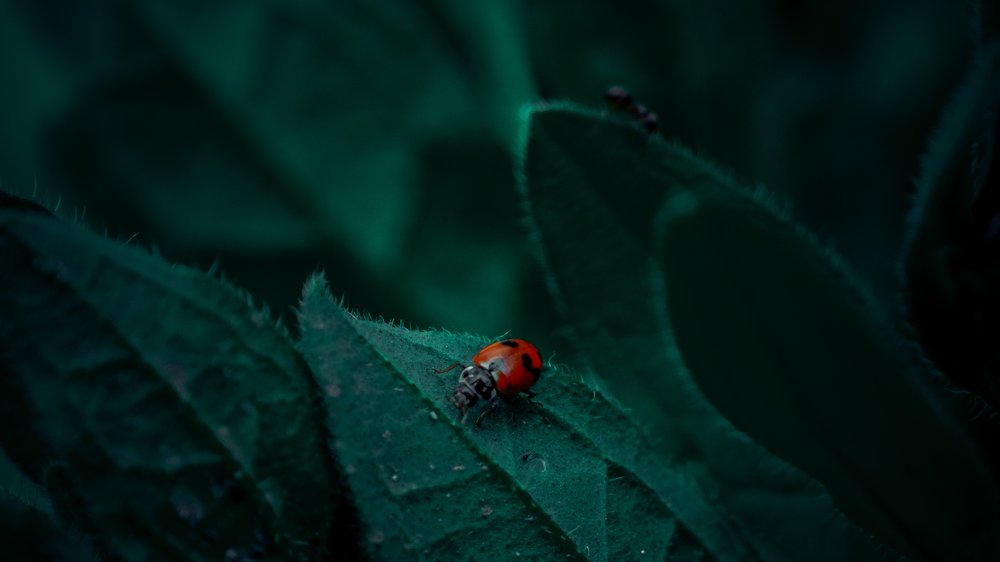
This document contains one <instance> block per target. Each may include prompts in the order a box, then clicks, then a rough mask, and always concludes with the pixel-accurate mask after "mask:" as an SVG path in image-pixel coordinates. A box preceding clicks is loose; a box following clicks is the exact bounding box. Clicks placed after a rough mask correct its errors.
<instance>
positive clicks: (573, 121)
mask: <svg viewBox="0 0 1000 562" xmlns="http://www.w3.org/2000/svg"><path fill="white" fill-rule="evenodd" d="M522 149H523V154H522V158H523V160H522V168H521V183H522V195H523V198H524V202H525V206H526V208H527V210H528V212H529V217H530V222H531V225H532V229H533V230H534V233H535V235H536V239H537V246H538V249H539V253H540V255H541V259H542V262H543V265H544V266H545V267H546V269H547V270H548V272H549V274H550V281H551V289H552V292H553V295H554V296H555V298H556V300H557V302H558V304H559V306H560V308H561V309H562V313H563V315H564V317H565V318H566V320H567V322H568V324H569V327H570V329H571V331H572V336H573V338H574V341H575V342H576V343H577V344H578V347H579V354H580V357H581V358H583V359H584V360H586V361H587V362H588V363H589V364H590V365H591V366H592V367H593V368H594V370H595V371H596V372H597V373H599V374H600V375H602V376H603V378H604V380H605V381H606V383H607V385H608V387H609V388H610V389H611V390H612V391H613V392H614V393H615V395H616V396H618V397H619V399H620V400H622V402H623V404H625V405H626V406H628V407H631V408H634V409H635V411H636V414H637V415H638V416H639V418H640V419H641V420H642V421H643V422H645V423H648V424H650V425H651V426H652V427H653V429H654V431H655V433H656V434H657V435H659V437H660V439H659V440H657V441H655V442H654V447H656V448H657V449H658V450H660V451H663V452H664V454H669V455H672V456H673V458H674V459H675V460H676V462H678V463H684V464H686V465H689V466H691V467H692V470H694V471H697V472H698V473H699V474H700V479H699V480H700V482H701V483H702V485H703V486H704V487H705V488H706V489H707V490H708V491H709V492H710V493H713V494H717V498H718V503H719V504H720V505H722V506H725V507H726V508H728V510H729V511H730V513H731V514H732V516H733V518H734V519H735V520H736V521H737V522H738V523H739V526H740V530H741V532H742V533H744V534H745V536H746V537H747V538H748V540H749V541H750V542H752V544H754V545H755V547H756V549H757V552H758V553H759V554H760V556H761V557H762V558H766V559H782V560H846V559H850V560H861V559H874V560H877V559H880V558H881V557H882V556H883V555H885V553H886V552H888V553H890V554H892V555H898V554H904V555H908V556H911V557H913V558H917V559H925V560H940V559H967V560H973V559H990V558H991V557H994V556H996V554H997V552H1000V550H998V544H997V541H998V538H997V537H1000V535H998V534H997V528H998V527H997V520H996V514H997V513H998V511H997V506H998V503H997V498H998V495H997V489H996V483H995V481H994V479H993V478H992V477H991V475H990V472H989V467H988V465H987V464H986V463H985V461H984V460H983V458H982V455H981V453H980V451H979V450H978V449H977V448H976V447H975V445H974V443H973V442H972V440H971V439H970V438H969V436H968V435H967V434H966V433H965V428H964V427H963V423H962V420H961V416H960V412H957V411H955V410H954V409H953V408H952V407H953V404H951V403H950V402H948V399H947V398H946V397H945V396H944V395H943V393H942V392H941V389H940V388H939V386H938V385H937V384H935V382H934V381H928V380H927V378H928V377H927V373H925V372H924V371H923V370H922V367H921V365H920V364H919V362H918V361H917V359H916V358H915V357H913V356H911V355H910V354H909V352H908V351H909V350H908V349H907V348H906V347H905V346H904V345H903V343H902V342H901V339H900V338H899V337H898V335H897V334H896V333H895V332H894V331H893V329H892V327H891V326H889V325H888V324H887V322H886V321H885V320H884V318H883V317H882V315H881V313H880V312H879V311H878V308H877V306H876V305H875V304H874V303H873V302H872V301H871V299H868V298H867V297H866V294H865V292H864V291H863V290H861V289H859V283H857V281H856V280H855V279H854V277H853V276H852V275H851V274H850V273H849V272H848V271H847V269H846V267H844V266H843V264H841V263H839V261H837V260H836V259H834V258H832V257H831V255H830V254H828V253H827V252H826V251H825V250H824V249H823V248H822V247H821V246H820V245H818V244H817V243H815V241H814V240H813V239H812V238H811V237H810V236H808V235H807V234H805V233H804V231H803V230H802V229H801V228H800V227H798V226H796V225H795V224H794V223H792V222H791V221H789V220H787V219H786V218H785V217H784V216H783V215H782V214H781V213H779V212H778V211H776V210H775V209H774V206H773V205H772V204H771V203H770V202H768V201H767V200H766V197H764V196H762V195H761V193H760V192H759V191H758V192H750V191H748V190H746V189H743V188H742V187H740V186H739V185H738V184H737V182H736V181H735V180H733V179H732V178H731V177H729V176H728V175H726V174H724V173H722V172H720V171H719V170H718V169H717V168H716V167H714V166H713V165H711V164H709V163H707V162H706V161H705V160H704V159H702V158H700V157H698V156H696V155H694V154H692V153H691V152H690V151H689V150H687V149H685V148H683V147H681V146H678V145H676V144H674V143H671V142H666V141H664V140H663V139H662V138H660V137H659V136H658V135H654V136H648V135H646V134H644V133H642V132H640V130H639V129H638V128H637V127H635V126H632V125H631V124H630V123H626V122H624V120H623V119H620V118H618V117H617V116H615V115H608V114H607V113H605V112H594V111H588V110H584V109H580V108H576V107H573V106H569V105H544V106H538V107H534V108H529V110H527V111H526V113H525V129H524V136H523V139H522ZM604 295H613V296H614V298H607V297H604ZM730 420H731V422H730ZM741 432H745V434H744V433H741ZM747 437H750V438H752V439H753V440H754V441H756V442H758V443H760V445H757V444H756V443H754V442H751V441H750V440H749V439H747ZM768 451H771V452H773V453H775V454H777V455H778V456H780V457H782V458H783V459H784V460H786V461H788V462H789V463H790V464H791V465H793V466H796V467H798V468H800V469H803V470H805V472H807V473H808V474H809V475H810V476H811V477H812V478H816V479H817V480H818V481H819V482H821V483H822V484H823V485H824V486H825V487H826V488H827V489H828V490H829V496H828V495H827V493H826V492H825V491H824V490H823V488H822V487H821V486H819V485H817V483H816V481H814V480H812V478H810V477H809V476H806V475H805V474H803V473H801V472H799V471H797V470H795V469H793V468H792V467H791V466H789V465H788V464H786V463H785V462H783V461H782V460H780V459H779V458H777V457H775V456H774V455H773V454H771V453H770V452H768ZM831 499H832V502H831ZM834 505H836V506H837V508H839V510H843V511H844V512H845V513H846V515H847V516H848V517H849V518H850V519H851V520H853V521H854V522H856V523H857V524H858V525H860V526H861V527H862V528H863V529H864V531H861V530H859V529H858V528H857V527H855V526H854V524H852V523H851V522H849V521H848V520H847V519H845V517H844V515H843V514H841V513H838V509H836V508H834ZM831 514H832V515H831ZM869 532H870V533H873V534H874V539H873V537H871V536H869V535H868V533H869ZM882 545H885V546H882ZM894 551H895V552H894Z"/></svg>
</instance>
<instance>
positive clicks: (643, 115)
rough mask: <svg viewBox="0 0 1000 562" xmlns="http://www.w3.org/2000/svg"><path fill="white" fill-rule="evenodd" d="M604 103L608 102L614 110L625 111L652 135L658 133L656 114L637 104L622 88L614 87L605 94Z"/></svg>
mask: <svg viewBox="0 0 1000 562" xmlns="http://www.w3.org/2000/svg"><path fill="white" fill-rule="evenodd" d="M604 101H606V102H608V105H610V106H611V107H612V108H613V109H615V110H617V111H624V112H626V113H628V114H629V115H631V116H632V117H633V118H634V119H635V120H636V123H638V124H639V125H642V126H643V127H644V128H645V129H646V131H647V132H648V133H650V134H652V133H655V132H656V124H657V122H658V121H659V118H658V117H657V116H656V114H655V113H653V112H652V111H650V110H648V109H646V106H644V105H642V104H640V103H635V100H634V99H633V98H632V94H630V93H629V92H628V90H626V89H625V88H622V87H621V86H612V87H610V88H608V90H607V91H606V92H604Z"/></svg>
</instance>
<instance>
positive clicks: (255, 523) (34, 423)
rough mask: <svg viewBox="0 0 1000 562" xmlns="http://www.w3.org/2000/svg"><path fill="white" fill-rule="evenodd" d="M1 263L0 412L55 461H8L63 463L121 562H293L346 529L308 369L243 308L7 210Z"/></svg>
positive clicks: (189, 280) (186, 278)
mask: <svg viewBox="0 0 1000 562" xmlns="http://www.w3.org/2000/svg"><path fill="white" fill-rule="evenodd" d="M0 256H2V258H0V259H2V264H0V271H2V276H0V303H2V306H0V310H2V313H0V342H3V345H2V346H0V353H2V356H0V363H2V364H4V365H5V367H6V368H5V371H4V373H3V374H4V378H5V381H4V385H5V387H12V388H15V389H17V390H18V392H15V393H12V394H4V395H3V396H2V397H0V401H2V403H0V410H6V409H8V408H12V407H16V406H17V405H18V403H19V402H20V401H22V400H24V401H25V402H26V403H27V404H29V406H30V408H28V409H29V410H30V411H31V412H32V413H33V414H32V419H29V420H24V423H23V424H22V425H20V426H19V427H18V429H19V430H22V431H23V430H29V431H31V435H32V437H33V438H34V439H35V440H36V441H37V442H39V443H41V444H44V445H45V447H36V448H34V449H31V448H27V447H22V448H20V449H17V450H8V452H9V453H11V454H16V455H18V456H17V458H15V460H16V461H17V462H18V464H20V465H22V466H31V467H37V466H38V465H40V464H44V463H47V462H50V461H52V460H60V461H61V462H63V463H65V465H66V467H67V470H66V473H67V475H68V476H67V478H68V479H70V480H71V481H72V484H73V486H72V487H73V488H74V489H75V490H76V492H77V493H78V494H79V497H80V499H81V502H82V503H83V508H84V509H85V511H86V513H87V514H88V516H89V518H90V519H91V520H92V522H93V524H94V526H95V528H96V529H97V530H98V532H99V534H100V535H101V538H102V539H103V540H104V541H105V542H106V543H107V544H108V546H109V548H110V550H111V551H112V552H114V553H117V554H118V555H120V556H121V557H122V558H124V559H127V560H153V559H155V560H195V559H205V558H210V559H215V560H219V559H223V558H224V557H225V556H227V553H234V554H233V556H256V555H261V556H264V557H266V558H267V559H276V560H277V559H280V560H299V559H300V558H301V557H303V556H306V557H313V556H318V555H319V553H320V552H322V551H324V550H325V549H326V548H327V541H328V540H329V539H330V538H331V536H330V530H331V524H332V525H336V528H337V529H338V530H339V529H342V528H345V527H346V526H348V524H349V521H348V520H347V514H346V513H344V508H343V506H342V501H343V498H342V495H341V494H340V490H339V488H338V487H337V485H336V482H337V480H338V477H337V473H336V471H335V469H334V467H333V465H332V463H331V461H330V457H329V455H328V453H327V445H328V443H327V441H328V434H327V433H326V430H325V428H324V426H323V424H322V415H321V412H322V406H321V404H320V403H319V401H318V399H317V392H316V391H315V389H314V388H313V387H312V382H311V378H310V377H309V376H308V370H307V368H306V366H305V364H304V362H303V361H302V359H301V357H300V356H299V355H298V354H297V353H296V351H295V349H294V347H293V346H292V345H291V344H290V343H289V341H288V340H287V339H286V337H285V336H283V335H282V334H281V333H280V332H279V331H278V330H276V329H274V328H273V327H272V326H271V325H270V324H271V320H270V319H269V317H268V315H267V314H266V313H262V312H259V311H256V310H254V309H253V308H252V307H251V306H248V303H247V301H246V298H245V297H244V296H243V295H241V294H240V293H238V292H237V291H235V290H233V289H232V288H230V287H228V286H226V285H225V284H223V283H220V282H218V281H216V280H214V279H211V278H209V277H208V276H206V275H204V274H203V273H201V272H198V271H195V270H192V269H189V268H186V267H181V266H171V265H169V264H167V263H165V262H163V261H161V260H159V259H158V258H156V257H154V256H151V255H149V254H148V253H147V252H144V251H141V250H139V249H137V248H134V247H129V246H127V245H122V244H120V243H117V242H114V241H110V240H106V239H103V238H100V237H98V236H96V235H94V234H92V233H90V232H89V231H87V230H86V229H84V228H82V227H80V226H78V225H74V224H67V223H64V222H61V221H58V220H54V219H52V218H49V217H46V216H44V215H41V214H38V213H24V212H14V211H6V210H4V211H0ZM11 379H13V380H11ZM8 433H9V432H7V431H4V435H3V439H4V442H6V439H7V434H8ZM46 448H48V450H49V451H52V452H53V454H54V455H55V456H56V457H57V459H52V458H49V456H48V455H49V453H48V452H47V451H46ZM340 548H344V547H343V546H341V547H340Z"/></svg>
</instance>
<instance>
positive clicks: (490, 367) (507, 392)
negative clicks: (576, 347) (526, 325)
mask: <svg viewBox="0 0 1000 562" xmlns="http://www.w3.org/2000/svg"><path fill="white" fill-rule="evenodd" d="M459 366H461V367H463V368H462V372H461V374H459V376H458V386H457V387H456V388H455V393H454V394H453V395H452V397H451V401H452V403H453V404H455V407H456V408H458V411H459V412H460V413H461V414H462V415H463V416H464V415H465V414H466V412H468V411H469V409H470V408H472V407H473V406H475V405H476V403H477V402H479V401H480V400H484V401H490V400H493V399H495V398H497V397H500V398H502V399H505V400H509V399H510V398H512V397H514V396H516V395H517V394H518V393H521V392H523V393H525V395H527V396H528V398H529V399H530V398H532V397H534V396H535V393H534V392H532V391H531V387H532V386H534V385H535V383H536V382H538V378H539V377H540V376H541V374H542V355H541V354H540V353H539V352H538V348H536V347H535V346H534V345H532V344H530V343H528V342H527V341H525V340H520V339H509V340H502V341H498V342H494V343H491V344H490V345H487V346H486V347H484V348H482V349H480V350H479V351H478V352H477V353H476V354H475V355H474V356H473V357H472V364H471V365H469V366H463V365H461V364H460V363H456V364H454V365H452V366H450V367H448V368H447V369H443V370H439V371H437V372H438V373H444V372H447V371H450V370H452V369H454V368H455V367H459ZM484 415H485V414H484ZM480 419H482V418H480Z"/></svg>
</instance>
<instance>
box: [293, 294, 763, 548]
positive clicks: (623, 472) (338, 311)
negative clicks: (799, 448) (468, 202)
mask: <svg viewBox="0 0 1000 562" xmlns="http://www.w3.org/2000/svg"><path fill="white" fill-rule="evenodd" d="M300 318H301V329H302V334H303V336H302V341H301V344H300V349H301V351H302V352H303V354H304V355H305V356H306V358H307V360H308V361H309V363H310V365H311V366H312V368H313V371H314V372H315V373H316V375H317V377H318V378H319V381H320V383H321V385H322V386H323V387H324V393H325V395H326V397H327V402H328V411H329V424H330V429H331V431H332V432H334V433H335V434H336V435H337V441H336V451H337V455H338V458H339V459H340V462H341V463H342V464H343V467H344V470H345V472H346V473H347V475H348V481H349V482H350V485H351V488H352V489H353V490H354V494H355V498H356V500H357V504H358V508H359V511H360V514H361V516H362V517H363V519H364V521H365V523H366V525H367V533H368V548H369V551H370V552H371V553H372V555H373V556H375V557H377V558H380V559H386V560H404V559H415V558H422V557H426V558H430V559H440V560H445V559H447V560H459V559H462V560H465V559H476V560H487V559H489V560H499V559H509V558H512V557H515V556H526V557H533V558H536V559H557V558H558V559H562V558H570V559H590V560H625V559H635V558H640V557H641V556H643V555H645V556H649V557H650V558H651V559H671V557H672V556H675V555H676V556H680V554H681V553H687V554H688V555H692V556H695V557H700V558H701V559H705V558H708V559H719V560H745V559H747V558H746V556H745V555H746V551H745V550H742V548H743V545H741V544H740V543H739V540H738V538H737V536H736V535H735V534H734V533H733V529H732V528H731V523H730V522H729V521H728V520H727V517H726V514H725V513H724V512H720V511H718V510H716V509H714V508H712V507H710V506H709V505H708V504H707V503H706V502H705V501H704V500H703V499H702V497H701V493H700V491H699V489H698V487H697V485H696V483H695V482H694V481H693V479H692V478H691V477H690V476H689V475H687V474H686V473H684V472H683V471H678V470H676V469H674V468H670V467H668V466H666V465H665V464H664V463H663V462H662V459H663V457H662V456H661V455H657V454H651V453H650V452H649V450H648V448H647V445H646V440H645V438H644V436H643V434H642V432H641V431H639V429H638V427H637V426H636V424H635V423H634V421H633V420H632V419H631V418H630V417H629V416H628V415H627V414H626V413H625V412H624V411H623V410H622V409H621V408H620V407H619V406H617V405H616V404H615V403H613V402H611V401H610V400H609V399H608V398H606V397H605V396H604V395H603V394H602V393H601V392H600V391H598V390H597V389H595V388H593V387H592V386H591V385H589V384H588V383H586V382H585V381H584V380H581V379H580V378H578V377H577V376H574V375H572V374H571V373H570V372H567V371H565V370H562V369H556V368H551V367H550V369H549V371H548V372H547V373H546V374H544V375H543V378H542V380H541V382H539V383H538V385H537V387H536V389H537V390H538V392H539V394H540V396H539V398H538V403H537V404H530V403H528V402H527V401H525V400H523V399H519V400H515V401H514V402H513V403H510V404H501V405H500V406H499V407H498V408H497V409H496V411H494V412H493V413H492V414H491V415H489V416H487V417H486V418H485V419H484V421H483V423H482V425H481V427H480V426H476V425H475V424H474V423H473V421H472V419H471V418H472V417H473V416H475V415H476V414H478V412H476V414H473V415H472V416H470V419H469V420H467V421H466V422H462V421H461V420H456V419H455V417H456V416H455V408H454V406H453V405H451V403H450V402H449V401H448V400H447V398H448V396H449V395H450V393H451V392H452V391H453V390H454V384H455V378H454V377H453V376H442V375H439V374H436V373H434V372H433V369H435V368H438V367H444V366H447V365H449V364H451V363H454V362H456V361H459V362H461V361H468V359H469V358H470V357H471V356H472V355H473V354H474V353H475V351H476V350H477V349H478V348H479V347H481V346H482V345H483V343H484V342H483V341H482V340H481V339H479V338H474V337H468V336H456V335H453V334H449V333H443V332H420V331H413V330H407V329H404V328H401V327H397V326H392V325H387V324H384V323H380V322H372V321H368V320H363V319H359V318H357V317H355V316H353V315H351V314H350V313H348V312H346V311H345V310H343V308H341V307H340V306H338V305H337V304H336V303H335V302H334V301H333V300H332V299H331V297H330V295H329V293H328V290H327V289H326V283H325V280H324V279H323V278H322V277H321V276H317V277H314V278H313V279H312V280H310V281H309V282H308V283H307V285H306V288H305V291H304V296H303V302H302V311H301V317H300Z"/></svg>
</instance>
